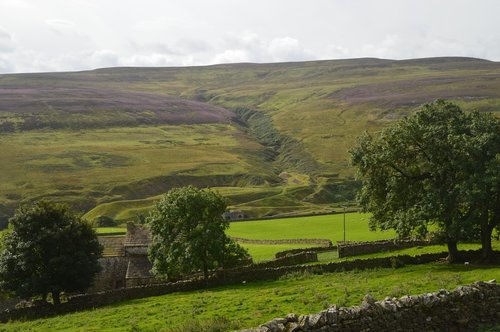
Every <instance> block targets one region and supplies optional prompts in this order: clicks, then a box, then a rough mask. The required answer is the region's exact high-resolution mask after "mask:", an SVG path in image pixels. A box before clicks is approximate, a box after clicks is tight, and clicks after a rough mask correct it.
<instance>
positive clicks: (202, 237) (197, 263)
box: [148, 186, 248, 278]
mask: <svg viewBox="0 0 500 332" xmlns="http://www.w3.org/2000/svg"><path fill="white" fill-rule="evenodd" d="M226 206H227V205H226V200H225V199H224V198H223V197H222V196H221V195H219V194H218V193H215V192H213V191H210V190H208V189H203V190H201V189H197V188H195V187H192V186H189V187H184V188H177V189H172V190H171V191H169V192H168V193H167V194H165V195H164V196H163V197H162V198H161V199H160V201H158V202H157V203H156V205H155V207H154V209H153V210H152V212H151V214H150V216H149V217H148V223H149V225H150V227H151V233H152V235H153V240H152V243H151V246H150V249H149V256H150V260H151V262H152V263H153V273H155V274H156V275H159V276H166V277H168V278H175V277H178V276H179V275H182V274H188V273H192V272H194V271H198V270H201V271H203V274H204V276H205V278H207V277H208V274H209V270H211V269H215V268H218V267H228V266H230V265H235V264H238V263H239V262H241V261H242V259H244V258H245V257H246V256H248V254H247V253H246V251H245V250H244V249H243V248H241V247H240V246H239V245H238V244H237V243H235V242H233V241H232V240H231V239H230V238H229V237H228V236H227V235H226V234H225V232H224V231H225V230H226V229H227V227H228V226H229V222H228V221H226V220H224V218H223V217H222V214H223V213H224V212H225V211H226Z"/></svg>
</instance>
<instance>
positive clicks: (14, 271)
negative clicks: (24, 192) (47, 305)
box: [0, 201, 102, 304]
mask: <svg viewBox="0 0 500 332" xmlns="http://www.w3.org/2000/svg"><path fill="white" fill-rule="evenodd" d="M10 224H11V231H10V232H9V233H8V234H7V235H6V237H5V239H4V244H3V249H2V251H1V253H0V287H1V288H3V289H4V290H6V291H13V292H15V293H16V294H17V295H18V296H20V297H22V298H29V297H33V296H37V295H41V296H42V298H43V299H44V300H46V299H47V295H48V294H49V293H50V294H51V295H52V298H53V301H54V304H59V303H60V294H61V292H76V291H84V290H86V289H87V288H88V287H89V286H90V285H91V283H92V280H93V277H94V275H95V274H96V273H97V272H98V271H99V270H100V265H99V263H98V258H99V256H100V255H101V252H102V247H101V245H100V244H99V242H98V240H97V235H96V233H95V231H94V230H93V229H92V227H91V226H90V225H89V224H87V223H85V222H83V221H82V220H81V219H80V218H79V217H78V216H76V215H75V214H74V213H72V212H71V211H70V210H69V208H68V207H67V206H66V205H62V204H55V203H49V202H44V201H41V202H38V203H35V204H33V205H30V206H23V207H21V208H19V209H18V210H17V211H16V213H15V215H14V217H12V218H11V219H10Z"/></svg>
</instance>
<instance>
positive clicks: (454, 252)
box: [447, 241, 459, 263]
mask: <svg viewBox="0 0 500 332" xmlns="http://www.w3.org/2000/svg"><path fill="white" fill-rule="evenodd" d="M447 245H448V258H447V260H448V263H456V262H457V261H458V256H459V255H458V248H457V241H448V242H447Z"/></svg>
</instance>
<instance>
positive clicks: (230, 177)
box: [0, 58, 500, 218]
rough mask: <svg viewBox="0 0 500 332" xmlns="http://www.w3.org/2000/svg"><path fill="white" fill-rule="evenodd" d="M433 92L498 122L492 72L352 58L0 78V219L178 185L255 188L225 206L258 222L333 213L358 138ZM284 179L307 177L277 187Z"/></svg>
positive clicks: (499, 72) (499, 105)
mask: <svg viewBox="0 0 500 332" xmlns="http://www.w3.org/2000/svg"><path fill="white" fill-rule="evenodd" d="M436 98H447V99H451V100H454V101H455V102H457V103H459V104H460V105H461V106H463V107H464V108H465V109H467V110H472V109H478V110H480V111H491V112H495V113H497V114H499V112H500V64H499V63H496V62H490V61H485V60H479V59H470V58H433V59H419V60H405V61H392V60H380V59H352V60H333V61H312V62H298V63H278V64H231V65H218V66H207V67H187V68H110V69H99V70H94V71H85V72H74V73H46V74H20V75H0V150H1V151H2V158H0V171H1V172H0V183H2V186H0V217H1V216H2V215H8V214H10V213H12V209H13V207H14V206H15V205H16V204H18V203H19V202H21V201H26V200H32V199H36V198H40V197H49V198H51V199H57V200H65V201H68V202H70V203H72V204H73V205H75V206H76V207H77V208H79V209H80V210H81V211H89V210H91V209H92V208H94V207H95V206H99V205H100V204H103V203H110V202H119V201H122V203H117V204H118V205H117V206H121V207H124V206H127V204H128V201H129V200H137V199H146V198H150V197H154V196H155V195H158V194H160V193H162V192H164V191H166V190H168V189H169V188H170V187H171V186H173V185H183V184H195V185H199V186H202V187H205V186H211V187H214V186H215V187H242V186H251V187H256V189H255V192H260V194H261V195H262V196H260V199H261V201H258V200H257V199H254V197H248V199H246V198H245V197H244V196H245V195H243V196H241V195H240V196H239V197H237V198H236V196H237V195H233V196H234V197H235V198H236V203H234V204H233V203H232V204H233V205H234V206H235V207H238V208H241V209H245V210H252V211H255V212H254V213H255V215H256V216H262V215H266V214H286V213H294V212H297V211H300V212H310V211H311V210H316V211H320V210H323V209H331V208H332V206H335V205H337V206H338V205H340V204H343V203H345V202H346V201H350V200H352V199H353V198H354V194H355V191H356V185H355V183H353V182H352V176H353V170H352V169H351V168H350V167H349V165H348V153H347V151H348V149H349V147H350V146H352V145H353V144H354V141H355V137H356V136H358V135H359V134H360V133H361V132H362V131H363V130H371V131H376V130H379V129H380V128H382V127H383V126H385V125H387V124H388V123H391V121H394V120H395V119H398V118H400V117H401V116H403V115H405V114H408V113H409V112H412V111H414V110H415V109H416V108H417V107H418V106H419V105H420V104H422V103H425V102H429V101H432V100H434V99H436ZM282 173H287V174H297V176H296V178H299V179H300V178H307V181H305V182H302V183H300V184H297V183H287V185H289V186H290V185H293V187H294V188H293V190H291V189H290V188H284V189H283V188H282V189H281V190H280V191H279V193H276V191H275V186H276V185H280V186H281V185H282V184H284V182H285V181H286V179H284V178H283V177H280V176H279V175H280V174H282ZM299 182H300V181H299ZM235 190H236V191H238V189H235ZM263 191H264V192H267V194H262V192H263ZM120 204H121V205H120ZM115 207H116V206H114V207H113V209H114V208H115ZM143 207H144V206H141V207H140V208H138V209H139V210H138V211H125V210H127V208H125V210H123V211H114V212H113V213H114V214H116V215H120V214H121V216H122V217H123V218H129V216H130V215H133V214H134V213H136V212H140V211H143V210H140V209H141V208H143ZM100 208H101V209H103V210H106V208H105V207H100ZM115 210H116V209H115Z"/></svg>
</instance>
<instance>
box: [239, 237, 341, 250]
mask: <svg viewBox="0 0 500 332" xmlns="http://www.w3.org/2000/svg"><path fill="white" fill-rule="evenodd" d="M231 239H233V240H234V241H237V242H241V243H253V244H317V245H319V246H323V247H331V246H332V241H330V240H327V239H284V240H256V239H245V238H242V237H233V236H231Z"/></svg>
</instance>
